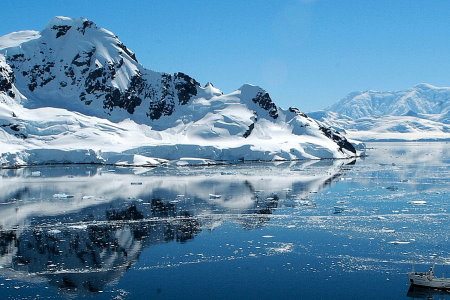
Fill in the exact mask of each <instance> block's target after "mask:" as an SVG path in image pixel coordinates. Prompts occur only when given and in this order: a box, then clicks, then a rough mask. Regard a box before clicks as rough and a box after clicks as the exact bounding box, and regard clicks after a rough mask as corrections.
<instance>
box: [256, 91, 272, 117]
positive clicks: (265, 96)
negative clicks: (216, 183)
mask: <svg viewBox="0 0 450 300" xmlns="http://www.w3.org/2000/svg"><path fill="white" fill-rule="evenodd" d="M252 101H253V102H254V103H256V104H258V105H259V107H261V108H262V109H265V110H267V111H268V112H269V116H271V117H272V118H273V119H276V118H278V109H277V106H276V105H275V103H273V101H272V99H271V98H270V95H269V93H265V92H264V93H263V92H258V93H257V94H256V96H255V98H253V99H252Z"/></svg>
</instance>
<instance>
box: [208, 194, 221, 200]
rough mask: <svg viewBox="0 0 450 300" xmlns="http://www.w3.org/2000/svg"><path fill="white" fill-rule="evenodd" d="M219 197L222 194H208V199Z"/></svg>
mask: <svg viewBox="0 0 450 300" xmlns="http://www.w3.org/2000/svg"><path fill="white" fill-rule="evenodd" d="M220 198H222V195H216V194H209V199H220Z"/></svg>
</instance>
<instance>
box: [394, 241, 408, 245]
mask: <svg viewBox="0 0 450 300" xmlns="http://www.w3.org/2000/svg"><path fill="white" fill-rule="evenodd" d="M389 244H393V245H407V244H411V242H408V241H391V242H389Z"/></svg>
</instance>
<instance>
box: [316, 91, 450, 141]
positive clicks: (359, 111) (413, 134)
mask: <svg viewBox="0 0 450 300" xmlns="http://www.w3.org/2000/svg"><path fill="white" fill-rule="evenodd" d="M308 115H309V116H311V117H313V118H316V119H318V120H321V121H322V122H324V123H325V124H327V125H328V126H332V127H333V128H335V129H336V130H338V131H345V132H346V133H347V135H348V136H350V137H351V138H355V139H360V140H366V141H368V140H450V118H449V116H450V88H449V87H435V86H432V85H430V84H418V85H416V86H414V87H413V88H411V89H408V90H405V91H398V92H377V91H365V92H355V93H351V94H349V95H348V96H347V97H345V98H344V99H342V100H341V101H339V102H337V103H336V104H334V105H332V106H330V107H328V108H326V109H325V110H324V111H318V112H312V113H309V114H308Z"/></svg>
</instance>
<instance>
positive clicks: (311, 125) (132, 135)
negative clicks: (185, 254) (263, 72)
mask: <svg viewBox="0 0 450 300" xmlns="http://www.w3.org/2000/svg"><path fill="white" fill-rule="evenodd" d="M0 147H1V148H0V149H1V150H0V163H1V164H2V165H3V166H12V165H27V164H42V163H61V162H75V163H111V164H129V165H136V164H138V165H154V164H158V163H161V162H163V161H165V160H180V159H181V160H184V161H188V162H197V163H213V161H218V160H219V161H236V160H295V159H319V158H347V157H351V156H357V155H361V154H362V152H363V151H364V150H363V149H364V146H363V145H362V144H360V143H357V142H352V143H351V142H349V141H348V140H347V139H346V138H345V137H344V136H343V135H341V134H339V133H337V132H336V131H334V130H332V129H330V128H328V127H326V126H324V125H323V124H322V123H320V122H317V121H315V120H313V119H311V118H309V117H307V116H306V115H304V114H303V113H301V112H300V111H299V110H298V109H295V108H289V109H288V110H284V109H281V108H280V107H278V106H276V104H275V103H274V102H273V101H272V99H271V97H270V95H269V93H267V92H266V91H265V90H263V89H262V88H260V87H257V86H252V85H248V84H245V85H243V86H242V87H240V88H239V89H237V90H236V91H233V92H231V93H228V94H224V93H223V92H221V91H220V90H219V89H217V88H216V87H214V86H213V85H212V84H211V83H207V84H206V85H204V86H201V85H200V83H198V82H197V81H196V80H195V79H193V78H192V77H190V76H188V75H186V74H184V73H180V72H178V73H175V74H168V73H161V72H155V71H152V70H149V69H146V68H144V67H143V66H142V65H140V64H139V63H138V60H137V58H136V55H135V54H134V52H132V51H131V50H130V49H128V48H127V47H126V46H125V45H124V44H123V43H122V42H121V41H120V40H119V39H118V37H117V36H115V35H114V34H113V33H111V32H110V31H108V30H106V29H103V28H100V27H98V26H97V25H96V24H94V23H93V22H92V21H89V20H87V19H83V18H78V19H71V18H67V17H56V18H54V19H53V20H51V21H50V23H49V24H48V25H47V27H46V28H45V29H44V30H42V31H41V32H36V31H24V32H16V33H12V34H9V35H6V36H3V37H0Z"/></svg>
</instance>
